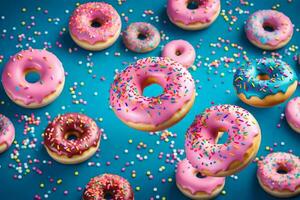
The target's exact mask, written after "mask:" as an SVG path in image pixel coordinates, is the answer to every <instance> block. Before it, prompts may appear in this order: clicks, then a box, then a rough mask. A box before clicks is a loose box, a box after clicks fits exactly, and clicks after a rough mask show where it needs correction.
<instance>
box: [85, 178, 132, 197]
mask: <svg viewBox="0 0 300 200" xmlns="http://www.w3.org/2000/svg"><path fill="white" fill-rule="evenodd" d="M107 196H109V198H107ZM82 199H83V200H95V199H97V200H102V199H113V200H134V193H133V190H132V187H131V185H130V183H129V182H128V181H127V180H126V179H124V178H123V177H120V176H118V175H114V174H102V175H99V176H96V177H94V178H92V179H91V180H90V182H89V183H88V184H87V185H86V187H85V191H84V193H83V197H82Z"/></svg>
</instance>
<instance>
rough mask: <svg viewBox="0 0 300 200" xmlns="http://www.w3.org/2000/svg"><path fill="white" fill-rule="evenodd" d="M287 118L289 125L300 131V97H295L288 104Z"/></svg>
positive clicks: (286, 109)
mask: <svg viewBox="0 0 300 200" xmlns="http://www.w3.org/2000/svg"><path fill="white" fill-rule="evenodd" d="M285 117H286V120H287V121H288V122H289V124H291V125H292V126H293V127H295V128H297V129H298V128H299V129H300V97H295V98H293V99H291V100H290V101H289V102H288V104H287V105H286V108H285Z"/></svg>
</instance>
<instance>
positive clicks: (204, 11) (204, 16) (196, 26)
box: [167, 0, 221, 30]
mask: <svg viewBox="0 0 300 200" xmlns="http://www.w3.org/2000/svg"><path fill="white" fill-rule="evenodd" d="M220 10H221V3H220V0H205V1H202V0H168V3H167V14H168V17H169V19H170V21H171V22H172V23H173V24H175V25H176V26H178V27H180V28H182V29H185V30H200V29H204V28H206V27H208V26H210V25H211V24H212V23H213V22H214V21H215V20H216V19H217V17H218V16H219V13H220Z"/></svg>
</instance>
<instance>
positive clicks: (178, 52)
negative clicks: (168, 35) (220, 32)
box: [161, 40, 196, 68]
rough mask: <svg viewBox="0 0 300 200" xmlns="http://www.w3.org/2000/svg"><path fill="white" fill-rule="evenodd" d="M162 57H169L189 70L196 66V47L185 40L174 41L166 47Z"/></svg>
mask: <svg viewBox="0 0 300 200" xmlns="http://www.w3.org/2000/svg"><path fill="white" fill-rule="evenodd" d="M161 56H162V57H169V58H172V59H173V60H175V61H177V62H179V63H181V64H182V65H183V66H184V67H186V68H189V67H191V66H192V65H193V64H194V61H195V58H196V52H195V49H194V47H193V46H192V45H191V44H190V43H189V42H187V41H185V40H173V41H171V42H169V43H168V44H166V46H165V47H164V49H163V51H162V54H161Z"/></svg>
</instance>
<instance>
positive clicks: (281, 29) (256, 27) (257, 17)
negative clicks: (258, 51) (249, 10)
mask: <svg viewBox="0 0 300 200" xmlns="http://www.w3.org/2000/svg"><path fill="white" fill-rule="evenodd" d="M264 23H267V24H268V25H272V26H273V28H274V29H275V30H274V31H273V32H268V31H266V30H265V29H264V27H263V24H264ZM245 29H246V34H247V37H248V39H249V40H253V41H255V42H256V43H258V44H264V45H266V44H267V45H271V46H277V45H278V44H280V43H282V42H283V41H285V40H287V39H288V38H290V37H292V35H293V24H292V22H291V20H290V19H289V18H288V17H287V16H286V15H284V14H283V13H281V12H278V11H275V10H260V11H257V12H255V13H253V14H252V15H251V16H250V17H249V19H248V20H247V23H246V26H245Z"/></svg>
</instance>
